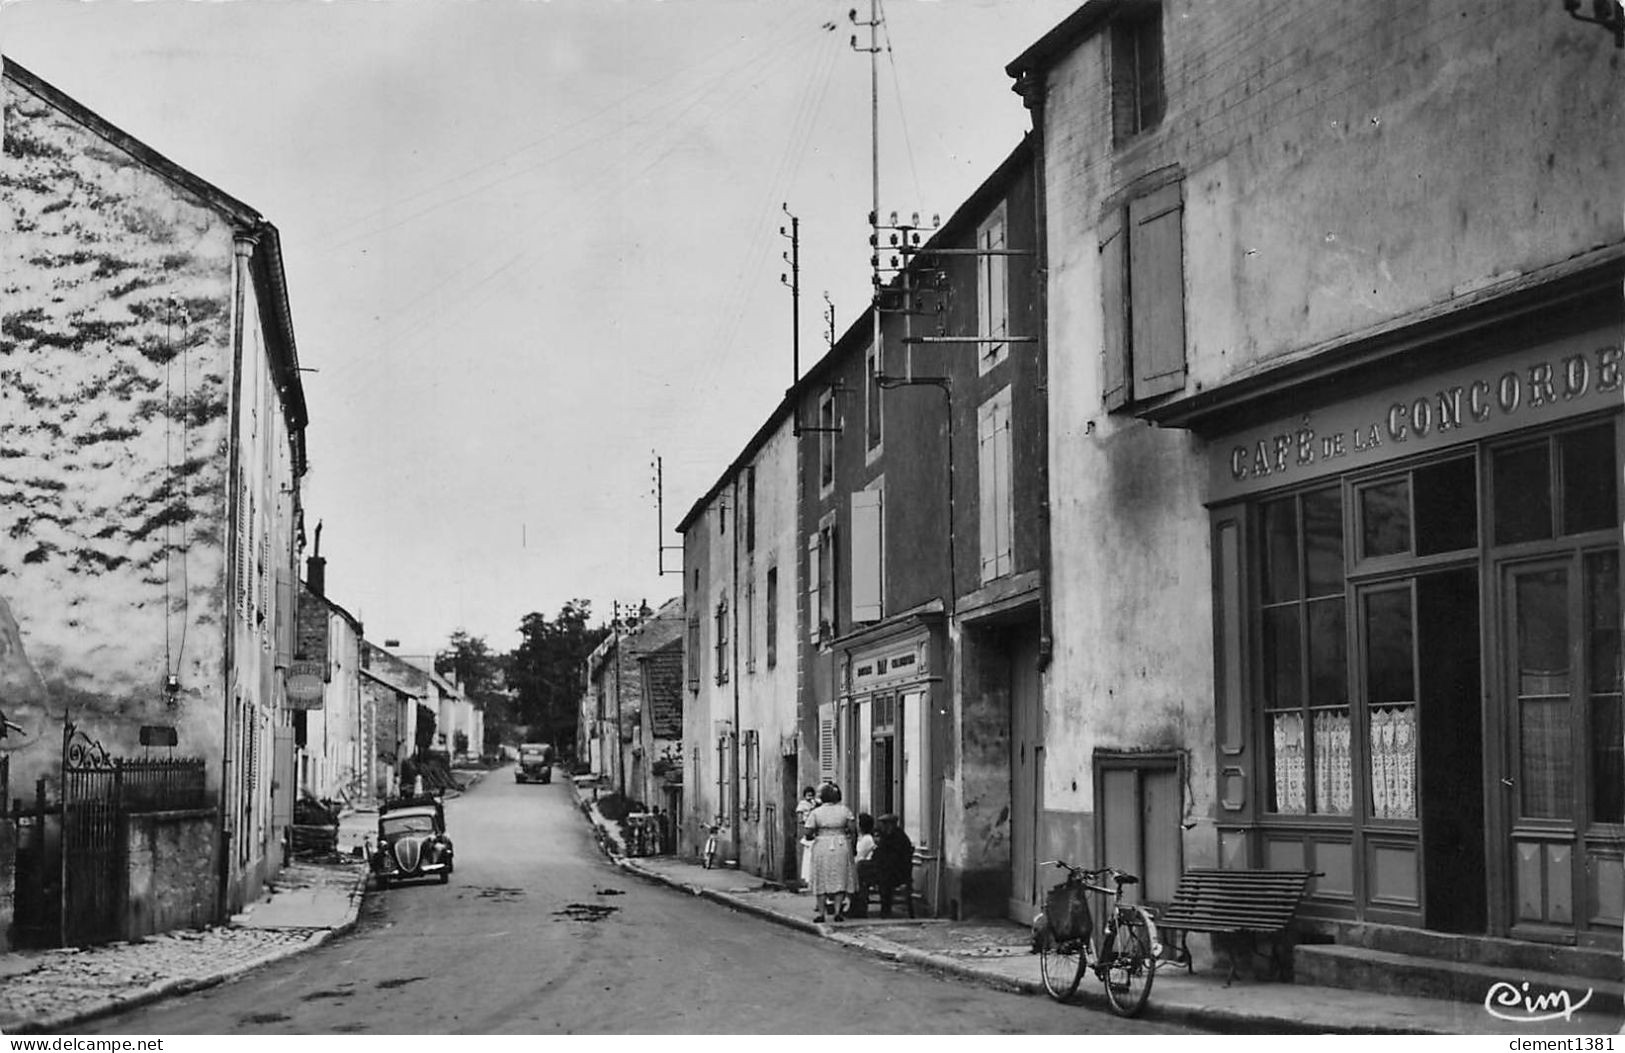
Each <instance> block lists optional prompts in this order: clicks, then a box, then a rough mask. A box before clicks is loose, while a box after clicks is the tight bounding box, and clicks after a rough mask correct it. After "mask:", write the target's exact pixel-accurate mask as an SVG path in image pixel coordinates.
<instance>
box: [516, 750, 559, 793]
mask: <svg viewBox="0 0 1625 1053" xmlns="http://www.w3.org/2000/svg"><path fill="white" fill-rule="evenodd" d="M513 781H514V782H540V783H550V782H552V781H553V747H552V746H549V745H547V744H546V743H541V742H527V743H525V744H524V745H523V746H520V747H519V767H517V768H515V769H514V772H513Z"/></svg>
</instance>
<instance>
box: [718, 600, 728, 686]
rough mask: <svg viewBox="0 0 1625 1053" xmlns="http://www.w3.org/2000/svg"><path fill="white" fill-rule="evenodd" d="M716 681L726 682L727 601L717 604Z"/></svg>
mask: <svg viewBox="0 0 1625 1053" xmlns="http://www.w3.org/2000/svg"><path fill="white" fill-rule="evenodd" d="M716 623H717V630H716V646H717V683H719V684H726V683H727V682H728V601H727V600H723V601H721V602H720V603H718V604H717V614H716Z"/></svg>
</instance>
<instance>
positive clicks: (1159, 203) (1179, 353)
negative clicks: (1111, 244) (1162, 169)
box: [1129, 183, 1185, 399]
mask: <svg viewBox="0 0 1625 1053" xmlns="http://www.w3.org/2000/svg"><path fill="white" fill-rule="evenodd" d="M1181 193H1182V186H1181V184H1179V183H1174V184H1171V185H1169V186H1165V187H1163V188H1162V189H1160V190H1155V191H1153V192H1151V193H1149V194H1147V195H1146V196H1145V197H1142V198H1138V199H1136V200H1135V201H1133V202H1130V204H1129V276H1130V279H1129V298H1130V301H1131V306H1130V311H1129V313H1130V315H1131V317H1132V318H1133V327H1134V330H1133V335H1132V337H1131V341H1130V342H1131V345H1132V349H1133V357H1134V380H1133V387H1134V392H1133V394H1134V398H1136V399H1143V398H1151V397H1153V396H1156V395H1164V394H1167V393H1168V392H1170V391H1178V390H1179V389H1180V388H1182V387H1184V386H1185V260H1184V241H1183V237H1182V234H1181V225H1182V224H1181V217H1182V213H1183V204H1182V202H1181Z"/></svg>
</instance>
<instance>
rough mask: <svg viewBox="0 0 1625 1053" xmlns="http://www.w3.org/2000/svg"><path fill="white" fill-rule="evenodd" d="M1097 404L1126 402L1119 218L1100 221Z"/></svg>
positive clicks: (1123, 246)
mask: <svg viewBox="0 0 1625 1053" xmlns="http://www.w3.org/2000/svg"><path fill="white" fill-rule="evenodd" d="M1100 319H1101V333H1100V336H1101V383H1100V388H1101V401H1102V402H1104V403H1105V406H1106V408H1107V409H1108V410H1115V409H1120V408H1121V407H1122V406H1123V405H1124V404H1125V403H1126V402H1128V398H1129V390H1128V377H1129V368H1128V366H1129V345H1128V340H1129V327H1128V251H1127V243H1126V241H1125V239H1124V237H1123V214H1122V212H1121V211H1119V210H1117V209H1113V210H1111V211H1110V212H1108V213H1106V215H1104V216H1102V217H1101V220H1100Z"/></svg>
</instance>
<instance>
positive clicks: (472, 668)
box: [434, 629, 523, 754]
mask: <svg viewBox="0 0 1625 1053" xmlns="http://www.w3.org/2000/svg"><path fill="white" fill-rule="evenodd" d="M512 660H513V656H512V655H511V654H509V655H500V654H493V653H492V651H491V648H490V646H489V645H487V644H486V642H485V638H484V637H482V636H470V635H469V634H468V633H467V632H466V631H464V630H462V629H458V630H457V631H456V632H454V633H452V634H451V637H450V639H449V640H448V641H447V646H446V649H445V650H443V651H441V652H439V653H438V654H436V655H435V656H434V671H435V672H437V673H439V674H440V675H441V676H449V677H451V678H452V679H454V680H456V681H457V682H458V683H460V684H462V686H463V694H464V695H465V696H466V697H467V698H468V699H469V701H471V702H473V703H474V704H475V705H477V706H479V707H480V709H481V711H482V712H484V714H485V741H484V742H481V743H480V749H481V751H482V752H484V753H487V754H492V753H495V752H497V747H498V746H499V745H500V744H501V743H502V742H504V741H511V740H513V739H515V738H522V737H523V736H521V735H516V734H515V732H514V704H513V692H512V690H511V689H510V688H509V687H508V680H507V668H508V666H509V664H510V663H511V662H512Z"/></svg>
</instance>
